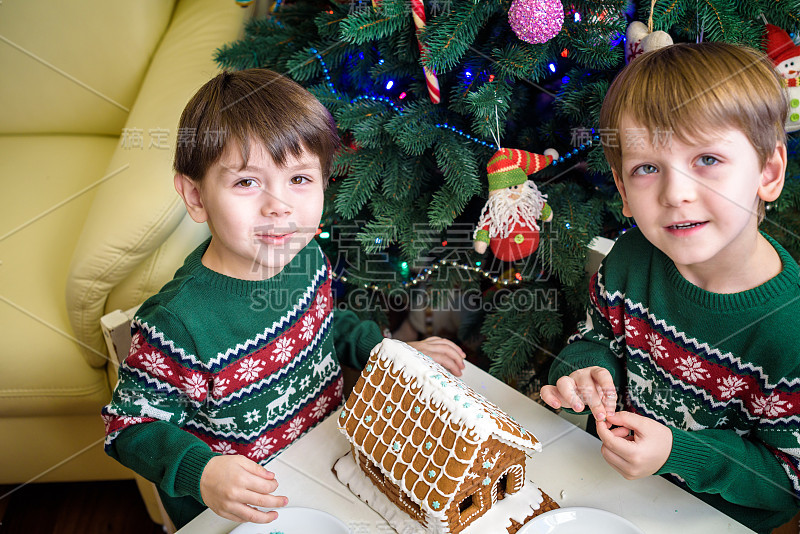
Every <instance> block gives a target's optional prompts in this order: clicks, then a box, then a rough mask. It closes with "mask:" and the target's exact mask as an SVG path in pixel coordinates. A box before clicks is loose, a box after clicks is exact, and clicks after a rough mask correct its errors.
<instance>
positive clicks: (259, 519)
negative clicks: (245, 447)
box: [200, 455, 289, 523]
mask: <svg viewBox="0 0 800 534" xmlns="http://www.w3.org/2000/svg"><path fill="white" fill-rule="evenodd" d="M277 488H278V482H277V481H276V480H275V475H274V474H273V473H270V472H269V471H267V470H266V469H264V468H263V467H261V466H260V465H258V464H257V463H255V462H254V461H253V460H251V459H249V458H246V457H245V456H240V455H223V456H215V457H213V458H212V459H211V460H210V461H209V462H208V464H206V468H205V469H204V470H203V474H202V475H201V477H200V496H201V497H203V502H204V503H206V506H208V507H209V508H211V509H212V510H213V511H214V513H216V514H217V515H219V516H221V517H224V518H226V519H231V520H233V521H239V522H247V521H251V522H253V523H269V522H270V521H275V519H277V518H278V513H277V512H275V511H274V510H272V511H269V512H262V511H261V510H256V509H255V508H253V506H263V507H265V508H278V507H280V506H286V504H287V503H288V502H289V500H288V499H287V498H286V497H278V496H275V495H271V493H272V492H273V491H275V490H276V489H277ZM249 505H252V506H249Z"/></svg>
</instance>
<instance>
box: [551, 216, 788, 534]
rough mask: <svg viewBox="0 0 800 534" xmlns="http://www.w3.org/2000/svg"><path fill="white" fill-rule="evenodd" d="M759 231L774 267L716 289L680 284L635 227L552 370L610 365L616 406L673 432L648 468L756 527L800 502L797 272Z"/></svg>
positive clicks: (601, 276)
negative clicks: (752, 279)
mask: <svg viewBox="0 0 800 534" xmlns="http://www.w3.org/2000/svg"><path fill="white" fill-rule="evenodd" d="M765 237H766V238H767V239H768V240H769V242H770V243H771V244H772V245H773V247H775V250H776V251H777V252H778V254H779V256H780V258H781V261H782V262H783V270H782V272H781V273H780V274H779V275H778V276H776V277H775V278H773V279H771V280H769V281H768V282H766V283H764V284H762V285H760V286H758V287H756V288H754V289H751V290H748V291H743V292H741V293H734V294H717V293H710V292H708V291H705V290H703V289H701V288H699V287H697V286H694V285H693V284H691V283H689V282H688V281H687V280H686V279H685V278H683V276H681V274H680V272H679V271H678V270H677V268H676V267H675V264H674V263H673V262H672V261H671V260H670V259H669V258H668V257H667V256H666V255H664V254H663V253H662V252H661V251H659V250H658V249H656V248H655V247H653V246H652V245H651V244H650V243H649V242H648V241H647V240H646V239H645V237H644V236H643V235H642V233H641V231H640V230H638V229H633V230H631V231H629V232H627V233H625V234H624V235H623V236H621V237H620V238H619V240H618V241H617V243H616V244H615V245H614V248H613V249H612V250H611V253H610V254H609V255H608V257H606V258H605V260H604V261H603V264H602V265H601V267H600V269H599V271H598V273H597V274H596V275H595V276H594V277H593V278H592V282H591V290H590V303H589V306H588V309H587V316H586V320H585V321H584V322H582V323H581V324H580V325H579V331H578V333H577V334H575V336H573V337H572V338H571V339H570V344H569V345H568V346H567V347H566V348H565V349H564V350H563V351H562V352H561V354H559V357H558V358H557V359H556V363H555V364H553V367H552V368H551V371H550V377H549V379H550V382H551V383H555V381H556V380H558V378H560V377H561V376H565V375H568V374H570V373H571V372H572V371H574V370H576V369H580V368H584V367H589V366H592V365H599V366H602V367H605V368H607V369H608V370H609V371H610V372H611V374H612V376H613V377H614V381H615V383H616V385H617V388H618V391H619V392H620V399H621V402H622V405H623V408H624V409H626V410H629V411H632V412H635V413H638V414H641V415H644V416H647V417H650V418H652V419H655V420H656V421H659V422H661V423H663V424H665V425H667V426H668V427H669V428H670V430H671V431H672V436H673V445H672V451H671V453H670V456H669V458H668V459H667V462H666V463H665V464H664V466H663V467H662V468H661V469H660V470H659V471H658V473H657V474H671V475H673V476H674V480H677V483H679V484H680V485H682V486H683V487H684V488H687V489H688V490H689V491H691V492H693V493H695V494H696V495H697V496H698V497H699V498H701V499H703V500H704V501H706V502H708V503H709V504H711V505H713V506H715V507H716V508H718V509H720V510H721V511H723V512H725V513H726V514H728V515H730V516H731V517H733V518H734V519H736V520H737V521H739V522H741V523H743V524H745V525H747V526H748V527H750V528H752V529H753V530H756V531H758V532H769V531H770V530H771V529H772V528H774V527H776V526H778V525H781V524H783V523H785V522H786V521H788V520H789V519H790V518H791V517H792V516H793V515H794V514H795V513H796V510H797V509H798V508H799V507H800V345H798V340H797V336H798V333H800V274H799V273H800V270H799V269H798V266H797V263H796V262H795V261H794V260H793V259H792V257H791V256H790V255H789V254H788V253H787V252H786V250H785V249H783V247H781V246H780V245H779V244H778V243H777V242H775V241H774V240H773V239H771V238H770V237H768V236H765Z"/></svg>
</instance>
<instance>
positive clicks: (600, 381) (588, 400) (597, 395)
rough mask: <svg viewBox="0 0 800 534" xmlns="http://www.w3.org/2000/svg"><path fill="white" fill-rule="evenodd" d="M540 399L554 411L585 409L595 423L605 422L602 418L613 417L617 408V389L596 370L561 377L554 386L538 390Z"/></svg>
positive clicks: (603, 371)
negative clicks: (595, 420) (590, 413)
mask: <svg viewBox="0 0 800 534" xmlns="http://www.w3.org/2000/svg"><path fill="white" fill-rule="evenodd" d="M541 397H542V400H543V401H544V402H546V403H547V404H548V405H550V406H552V407H553V408H555V409H558V408H561V407H562V406H566V407H567V408H572V409H573V410H575V411H576V412H582V411H583V410H584V409H585V408H586V407H587V406H588V407H589V409H590V410H591V411H592V414H594V418H595V419H597V420H598V421H605V419H606V414H613V413H614V410H615V409H616V407H617V388H616V387H614V380H612V378H611V373H610V372H608V369H605V368H603V367H598V366H594V367H585V368H583V369H578V370H577V371H575V372H573V373H572V374H570V375H569V376H562V377H561V378H559V379H558V381H557V382H556V385H555V386H544V387H542V390H541Z"/></svg>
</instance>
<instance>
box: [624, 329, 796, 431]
mask: <svg viewBox="0 0 800 534" xmlns="http://www.w3.org/2000/svg"><path fill="white" fill-rule="evenodd" d="M625 320H626V321H627V324H628V328H627V333H626V344H627V345H628V347H630V348H635V349H639V350H641V351H643V352H645V353H647V354H649V355H650V357H651V359H652V361H653V363H654V365H655V366H656V367H658V368H660V369H662V370H663V371H664V372H666V373H668V374H670V375H672V377H673V378H674V379H675V380H676V381H679V382H683V383H685V384H691V385H693V386H695V387H697V388H699V389H702V390H704V391H705V392H707V393H708V394H709V395H710V396H711V397H713V398H714V399H715V400H716V401H718V402H727V401H729V400H731V399H733V398H738V399H740V400H741V401H742V403H743V404H744V406H745V409H746V410H747V411H748V412H749V413H751V414H755V415H759V416H761V417H762V418H764V419H777V418H780V417H782V416H785V415H786V414H787V413H788V412H789V409H790V408H791V407H793V406H798V405H800V404H799V403H800V391H797V392H795V393H789V392H786V391H778V390H770V391H769V392H767V391H764V389H763V388H762V385H761V384H760V383H759V380H758V378H757V377H756V376H755V375H754V374H749V373H745V372H741V373H737V372H736V371H734V370H733V369H731V368H729V367H727V366H725V365H722V364H718V363H715V362H714V361H711V360H710V359H709V358H710V357H709V356H707V355H705V354H707V352H708V351H704V350H702V349H696V350H695V351H694V352H693V351H690V350H688V349H686V348H685V347H684V346H683V345H682V343H681V342H680V341H676V340H673V339H672V338H670V337H668V336H665V335H663V334H662V333H661V332H658V331H656V330H654V329H653V327H652V325H651V324H650V323H649V322H648V321H647V320H646V319H642V318H639V317H632V316H630V315H626V317H625ZM704 355H705V357H704Z"/></svg>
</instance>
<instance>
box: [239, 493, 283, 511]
mask: <svg viewBox="0 0 800 534" xmlns="http://www.w3.org/2000/svg"><path fill="white" fill-rule="evenodd" d="M246 502H247V503H248V504H251V505H253V506H261V507H263V508H281V507H283V506H286V505H287V504H289V499H288V498H287V497H284V496H282V495H262V494H259V493H251V494H250V495H248V497H247V501H246Z"/></svg>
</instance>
